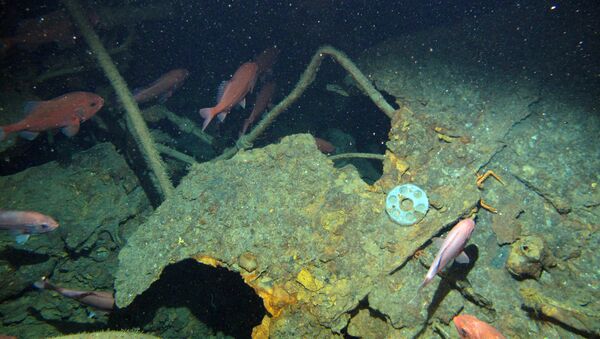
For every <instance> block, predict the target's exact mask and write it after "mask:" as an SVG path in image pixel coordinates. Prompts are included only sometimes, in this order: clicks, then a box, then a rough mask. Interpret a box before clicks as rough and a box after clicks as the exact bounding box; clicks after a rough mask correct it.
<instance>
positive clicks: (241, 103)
mask: <svg viewBox="0 0 600 339" xmlns="http://www.w3.org/2000/svg"><path fill="white" fill-rule="evenodd" d="M238 105H239V106H240V107H241V108H246V98H244V99H242V101H240V102H239V103H238Z"/></svg>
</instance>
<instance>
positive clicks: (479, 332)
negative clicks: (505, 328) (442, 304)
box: [453, 314, 505, 339]
mask: <svg viewBox="0 0 600 339" xmlns="http://www.w3.org/2000/svg"><path fill="white" fill-rule="evenodd" d="M453 321H454V326H455V327H456V331H457V332H458V335H459V336H460V338H461V339H505V337H504V335H502V333H500V331H498V330H497V329H496V328H495V327H493V326H492V325H490V324H488V323H486V322H484V321H481V320H479V319H477V317H475V316H472V315H469V314H460V315H457V316H456V317H454V319H453Z"/></svg>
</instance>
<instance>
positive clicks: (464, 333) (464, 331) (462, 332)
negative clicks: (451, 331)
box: [458, 328, 469, 337]
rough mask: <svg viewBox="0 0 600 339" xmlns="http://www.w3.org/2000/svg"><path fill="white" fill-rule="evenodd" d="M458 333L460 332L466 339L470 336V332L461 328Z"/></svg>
mask: <svg viewBox="0 0 600 339" xmlns="http://www.w3.org/2000/svg"><path fill="white" fill-rule="evenodd" d="M458 332H460V335H461V336H463V337H466V336H468V335H469V332H467V330H465V329H464V328H460V329H459V330H458Z"/></svg>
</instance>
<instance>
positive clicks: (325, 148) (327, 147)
mask: <svg viewBox="0 0 600 339" xmlns="http://www.w3.org/2000/svg"><path fill="white" fill-rule="evenodd" d="M315 142H316V143H317V148H318V149H319V151H321V152H323V153H333V152H335V146H333V144H332V143H330V142H329V141H327V140H325V139H321V138H317V137H315Z"/></svg>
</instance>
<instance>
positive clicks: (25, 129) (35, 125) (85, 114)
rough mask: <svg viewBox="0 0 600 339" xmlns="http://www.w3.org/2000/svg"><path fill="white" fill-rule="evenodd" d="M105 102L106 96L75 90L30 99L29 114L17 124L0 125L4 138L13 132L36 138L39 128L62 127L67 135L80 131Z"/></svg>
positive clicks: (27, 109) (30, 138) (0, 135)
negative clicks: (48, 97) (80, 126)
mask: <svg viewBox="0 0 600 339" xmlns="http://www.w3.org/2000/svg"><path fill="white" fill-rule="evenodd" d="M103 105H104V99H102V97H100V96H98V95H96V94H94V93H88V92H71V93H67V94H64V95H61V96H59V97H57V98H54V99H51V100H47V101H30V102H28V103H27V104H26V105H25V113H26V114H27V116H26V117H25V118H24V119H23V120H21V121H19V122H16V123H14V124H11V125H6V126H0V141H2V140H4V139H5V138H6V136H7V135H8V134H10V133H14V132H21V136H23V137H25V138H27V139H29V140H32V139H34V138H35V137H36V136H37V135H38V134H39V132H42V131H46V130H49V129H54V128H60V129H61V131H62V132H63V133H64V134H65V135H66V136H69V137H70V136H73V135H75V134H77V132H79V125H80V124H81V123H82V122H84V121H86V120H88V119H90V118H91V117H92V116H94V114H96V112H98V111H99V110H100V109H101V108H102V106H103Z"/></svg>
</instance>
